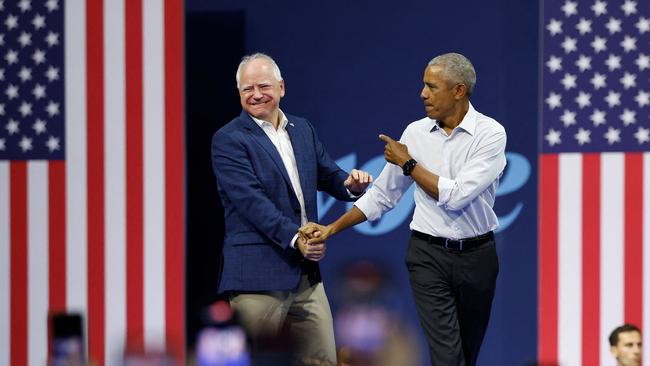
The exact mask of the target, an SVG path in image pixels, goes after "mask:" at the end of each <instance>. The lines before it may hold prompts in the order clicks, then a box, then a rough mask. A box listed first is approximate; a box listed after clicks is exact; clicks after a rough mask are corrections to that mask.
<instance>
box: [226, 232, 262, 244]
mask: <svg viewBox="0 0 650 366" xmlns="http://www.w3.org/2000/svg"><path fill="white" fill-rule="evenodd" d="M265 242H266V240H265V239H264V238H262V237H261V236H260V235H259V234H257V233H251V232H248V233H234V234H232V235H229V236H228V237H227V238H226V243H230V244H231V245H244V244H264V243H265Z"/></svg>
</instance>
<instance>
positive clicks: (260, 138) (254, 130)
mask: <svg viewBox="0 0 650 366" xmlns="http://www.w3.org/2000/svg"><path fill="white" fill-rule="evenodd" d="M241 117H242V119H243V120H244V128H246V129H247V130H249V131H250V132H251V137H252V138H253V140H255V141H256V142H257V143H258V144H259V145H260V146H262V149H264V150H265V151H266V152H267V154H269V156H270V157H271V160H273V162H274V163H275V166H276V167H277V168H278V170H280V172H281V173H282V176H283V177H284V180H285V181H286V182H287V184H289V186H291V180H290V179H289V174H287V169H286V168H285V167H284V162H283V161H282V158H281V157H280V153H279V152H278V149H276V148H275V145H273V142H271V139H269V137H268V136H267V135H266V133H265V132H264V131H263V130H262V129H261V128H260V126H258V125H257V123H255V121H253V119H252V118H251V117H250V116H249V115H248V114H247V113H246V112H242V116H241Z"/></svg>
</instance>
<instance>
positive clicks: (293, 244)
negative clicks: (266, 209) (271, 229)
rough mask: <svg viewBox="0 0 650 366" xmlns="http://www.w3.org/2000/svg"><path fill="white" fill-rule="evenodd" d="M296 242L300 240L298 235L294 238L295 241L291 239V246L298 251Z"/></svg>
mask: <svg viewBox="0 0 650 366" xmlns="http://www.w3.org/2000/svg"><path fill="white" fill-rule="evenodd" d="M296 240H298V233H296V235H294V236H293V239H291V244H289V245H290V246H291V247H292V248H293V249H296Z"/></svg>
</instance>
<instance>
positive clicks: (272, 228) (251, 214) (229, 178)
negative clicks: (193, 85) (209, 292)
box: [212, 111, 352, 292]
mask: <svg viewBox="0 0 650 366" xmlns="http://www.w3.org/2000/svg"><path fill="white" fill-rule="evenodd" d="M286 117H287V119H288V120H289V123H288V124H287V132H288V134H289V137H290V139H291V144H292V146H293V152H294V155H295V158H296V165H297V167H298V175H299V176H300V185H301V188H302V191H303V196H304V201H305V210H306V211H307V218H308V219H309V221H317V211H316V191H317V190H320V191H325V192H327V193H329V194H330V195H332V196H333V197H334V198H336V199H339V200H345V201H351V200H352V198H350V195H349V194H348V192H347V190H346V188H345V186H344V185H343V182H344V181H345V179H346V178H347V177H348V173H346V172H345V171H343V170H342V169H341V168H339V166H338V165H336V163H335V162H334V161H333V160H332V159H331V158H330V157H329V155H328V154H327V152H326V151H325V148H324V147H323V144H321V142H320V141H319V140H318V138H317V136H316V132H315V131H314V127H313V126H312V125H311V124H310V123H309V121H307V120H306V119H304V118H300V117H295V116H291V115H288V114H286ZM212 168H213V170H214V174H215V176H216V180H217V188H218V191H219V196H220V197H221V202H222V203H223V208H224V218H225V230H226V232H225V238H224V246H223V255H224V261H223V268H222V273H221V280H220V283H219V292H223V291H228V290H233V291H270V290H290V289H295V288H296V287H297V286H298V283H299V281H300V275H301V271H302V268H303V267H304V266H305V265H309V266H313V267H315V268H316V270H318V266H317V264H316V263H315V262H309V261H307V262H305V260H304V259H303V257H302V255H301V254H300V252H299V250H298V249H294V248H291V245H290V243H291V240H292V239H293V237H294V235H295V234H296V233H297V232H298V228H299V227H300V203H299V202H298V198H297V197H296V194H295V193H294V191H293V188H292V186H291V181H290V180H289V175H288V174H287V171H286V169H285V167H284V164H283V162H282V159H281V158H280V154H279V153H278V151H277V149H276V148H275V146H274V145H273V143H272V142H271V140H270V139H269V138H268V136H267V135H266V133H265V132H264V131H263V130H262V129H261V128H260V126H258V125H257V124H256V123H255V121H253V119H252V118H251V117H250V116H249V115H248V114H247V113H246V112H245V111H242V113H241V115H240V116H239V117H237V118H235V119H233V120H232V121H230V122H229V123H228V124H226V125H225V126H223V127H222V128H221V129H219V130H218V131H217V132H216V133H215V134H214V136H213V137H212Z"/></svg>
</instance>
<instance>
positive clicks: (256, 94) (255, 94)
mask: <svg viewBox="0 0 650 366" xmlns="http://www.w3.org/2000/svg"><path fill="white" fill-rule="evenodd" d="M261 97H262V92H261V91H260V88H258V87H255V88H253V98H255V99H259V98H261Z"/></svg>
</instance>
